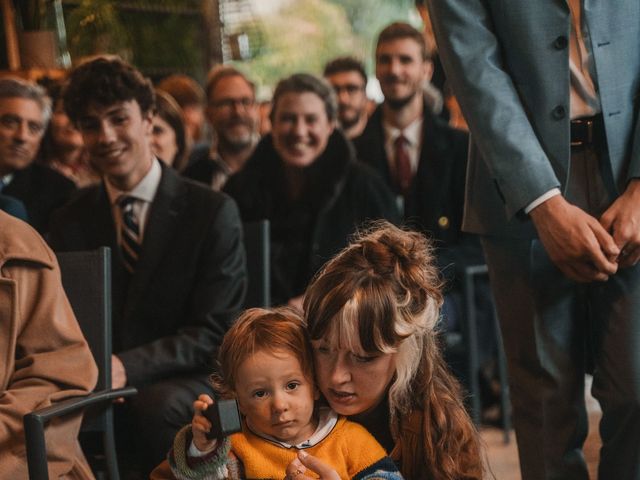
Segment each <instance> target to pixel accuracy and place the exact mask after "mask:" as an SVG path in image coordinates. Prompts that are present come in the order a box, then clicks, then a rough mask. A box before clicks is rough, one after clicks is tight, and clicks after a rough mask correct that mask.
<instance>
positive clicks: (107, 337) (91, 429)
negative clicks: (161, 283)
mask: <svg viewBox="0 0 640 480" xmlns="http://www.w3.org/2000/svg"><path fill="white" fill-rule="evenodd" d="M57 257H58V263H59V264H60V272H61V276H62V285H63V287H64V290H65V293H66V295H67V297H68V298H69V303H70V304H71V307H72V308H73V311H74V313H75V315H76V318H77V320H78V323H79V325H80V328H81V330H82V333H83V334H84V336H85V338H86V339H87V343H88V344H89V348H90V349H91V352H92V353H93V357H94V359H95V362H96V364H97V365H98V370H99V373H98V382H97V385H96V389H95V391H94V393H92V394H90V395H88V396H85V397H78V398H71V399H68V400H65V401H63V402H60V403H58V404H56V405H53V406H51V407H46V408H43V409H41V410H38V411H35V412H31V413H29V414H27V415H25V417H24V427H25V440H26V446H27V462H28V465H29V479H30V480H46V479H48V471H47V453H46V452H47V450H46V443H45V438H44V428H45V425H46V424H47V423H48V422H49V421H50V420H52V419H53V418H57V417H61V416H64V415H67V414H70V413H74V412H77V411H79V410H83V411H84V419H83V422H82V428H81V433H83V434H85V433H89V434H91V435H94V436H95V435H99V436H100V437H101V438H100V443H101V447H100V452H99V453H98V454H97V457H99V459H100V460H99V465H98V463H96V461H92V456H91V455H87V458H88V460H89V463H90V464H91V466H92V468H93V469H94V471H95V470H99V471H103V470H104V471H106V473H108V477H109V478H110V479H111V480H119V478H120V477H119V473H118V465H117V458H116V449H115V436H114V430H113V400H114V399H116V398H120V397H128V396H131V395H135V394H136V393H137V391H136V389H135V388H133V387H125V388H121V389H117V390H112V389H111V251H110V249H109V248H106V247H103V248H99V249H97V250H92V251H82V252H65V253H58V254H57Z"/></svg>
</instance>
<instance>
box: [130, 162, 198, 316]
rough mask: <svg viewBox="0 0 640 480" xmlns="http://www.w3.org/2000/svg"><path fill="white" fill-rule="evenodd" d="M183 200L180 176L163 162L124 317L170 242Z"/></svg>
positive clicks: (131, 309)
mask: <svg viewBox="0 0 640 480" xmlns="http://www.w3.org/2000/svg"><path fill="white" fill-rule="evenodd" d="M185 201H186V199H185V197H184V189H183V185H182V184H181V183H180V178H179V177H178V175H177V174H176V173H174V172H173V171H172V170H171V169H169V168H167V167H165V166H164V165H163V166H162V177H161V179H160V185H159V186H158V191H157V192H156V196H155V198H154V199H153V203H152V204H151V208H150V210H149V216H148V218H147V225H146V228H145V233H144V239H143V242H142V251H141V253H140V258H139V259H138V263H137V265H136V269H135V272H134V274H133V276H132V277H131V281H130V283H129V293H128V296H127V306H126V310H125V313H124V317H125V319H126V318H128V317H129V316H130V315H131V314H132V313H133V310H134V309H135V306H136V305H137V304H138V299H139V298H141V297H142V296H143V295H144V292H145V290H146V288H147V285H148V283H149V282H150V281H151V279H152V278H153V275H154V272H155V271H156V269H157V267H158V265H159V264H160V263H161V261H162V259H163V258H164V256H165V254H166V250H167V248H168V247H169V245H171V242H172V239H173V235H174V234H175V232H176V230H177V221H178V218H179V214H180V213H181V212H182V211H183V210H184V206H185Z"/></svg>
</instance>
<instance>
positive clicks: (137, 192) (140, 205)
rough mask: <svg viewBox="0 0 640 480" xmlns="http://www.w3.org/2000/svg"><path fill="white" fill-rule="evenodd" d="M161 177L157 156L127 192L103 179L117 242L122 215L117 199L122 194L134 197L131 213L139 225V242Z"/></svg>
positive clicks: (142, 237)
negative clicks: (144, 173)
mask: <svg viewBox="0 0 640 480" xmlns="http://www.w3.org/2000/svg"><path fill="white" fill-rule="evenodd" d="M161 177H162V168H161V167H160V161H159V160H158V159H157V158H154V159H153V162H152V164H151V168H150V169H149V171H148V172H147V174H146V175H145V176H144V177H143V178H142V180H141V181H140V182H139V183H138V184H137V185H136V186H135V187H133V188H132V189H131V191H129V192H124V191H122V190H119V189H117V188H116V187H114V186H113V185H112V184H111V183H109V180H107V179H105V182H104V183H105V187H106V189H107V195H108V196H109V203H110V204H111V213H112V215H113V219H114V221H115V225H116V232H117V235H118V243H120V235H121V228H120V227H121V223H122V217H121V213H120V206H119V205H118V200H119V199H120V197H121V196H122V195H127V196H129V197H133V198H135V201H134V203H133V214H134V215H135V218H136V220H137V221H138V225H139V227H140V242H141V243H142V240H143V239H144V231H145V227H146V224H147V217H148V215H149V207H150V206H151V202H153V199H154V198H155V196H156V192H157V191H158V186H159V185H160V178H161Z"/></svg>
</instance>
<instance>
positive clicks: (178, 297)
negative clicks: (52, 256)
mask: <svg viewBox="0 0 640 480" xmlns="http://www.w3.org/2000/svg"><path fill="white" fill-rule="evenodd" d="M50 242H51V245H52V247H53V248H54V249H55V250H58V251H69V250H85V249H95V248H98V247H100V246H102V245H106V246H109V247H111V249H112V252H113V255H112V258H113V325H114V327H113V330H114V338H113V346H114V352H115V353H117V355H118V357H119V358H120V359H121V360H122V362H123V364H124V366H125V369H126V371H127V377H128V380H129V383H130V384H132V385H140V384H141V383H145V382H148V381H153V380H154V379H158V378H164V377H168V376H171V375H175V374H179V373H184V372H193V371H210V368H211V364H212V355H213V352H214V350H215V348H216V347H217V346H219V345H220V343H221V341H222V337H223V336H224V334H225V332H226V331H227V329H228V328H229V326H230V325H231V323H232V322H233V320H234V319H235V317H236V314H237V313H238V312H239V310H240V308H241V305H242V302H243V300H244V295H245V290H246V283H247V279H246V265H245V256H244V248H243V243H242V225H241V222H240V217H239V214H238V209H237V207H236V205H235V203H234V202H233V200H232V199H230V198H229V197H227V196H226V195H223V194H221V193H218V192H213V191H211V190H210V189H207V188H204V187H202V186H199V185H197V184H195V183H193V182H190V181H188V180H185V179H182V178H180V177H179V176H178V174H177V173H175V172H174V171H172V170H171V169H170V168H166V167H164V166H163V167H162V179H161V181H160V185H159V187H158V191H157V193H156V196H155V198H154V200H153V203H152V205H151V209H150V211H149V216H148V219H147V225H146V230H145V236H144V240H143V244H142V253H141V254H140V258H139V260H138V264H137V267H136V271H135V272H134V274H133V275H131V276H130V275H129V274H128V273H127V272H126V271H125V269H124V266H123V264H122V258H121V255H120V249H119V247H118V245H117V243H116V230H115V226H114V221H113V216H112V213H111V206H110V204H109V200H108V196H107V193H106V190H105V187H104V185H103V184H101V185H98V186H95V187H90V188H88V189H86V190H84V191H82V192H81V195H79V196H78V197H77V198H76V199H74V201H73V202H71V203H70V204H68V205H67V206H65V207H64V208H63V209H61V210H60V211H58V212H56V214H55V216H54V219H53V222H52V225H51V236H50Z"/></svg>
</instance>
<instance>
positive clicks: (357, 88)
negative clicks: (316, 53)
mask: <svg viewBox="0 0 640 480" xmlns="http://www.w3.org/2000/svg"><path fill="white" fill-rule="evenodd" d="M323 75H324V78H326V79H327V81H328V82H329V83H330V84H331V86H332V87H333V89H334V90H335V92H336V97H337V99H338V121H339V123H340V127H341V128H342V131H343V132H344V134H345V135H346V137H347V138H348V139H350V140H352V139H354V138H356V137H358V136H359V135H360V134H362V131H363V130H364V127H365V126H366V125H367V119H368V118H369V116H368V115H367V104H368V100H369V99H368V98H367V72H366V71H365V69H364V65H363V64H362V62H361V61H360V60H356V59H355V58H353V57H338V58H335V59H333V60H331V61H330V62H329V63H327V64H326V65H325V67H324V73H323Z"/></svg>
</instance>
